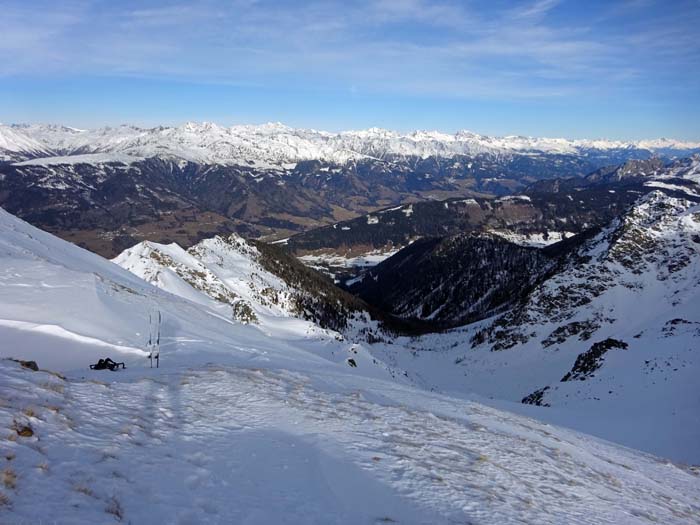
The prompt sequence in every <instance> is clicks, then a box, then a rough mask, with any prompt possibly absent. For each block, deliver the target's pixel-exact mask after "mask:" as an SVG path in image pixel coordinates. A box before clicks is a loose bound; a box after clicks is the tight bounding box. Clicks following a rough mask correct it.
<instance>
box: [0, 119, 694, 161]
mask: <svg viewBox="0 0 700 525" xmlns="http://www.w3.org/2000/svg"><path fill="white" fill-rule="evenodd" d="M625 149H638V150H645V151H649V152H651V153H655V152H656V151H676V150H678V151H680V152H683V153H685V154H686V155H687V154H690V153H692V152H694V151H700V143H692V142H683V141H674V140H670V139H665V138H664V139H655V140H643V141H636V142H634V141H630V142H623V141H609V140H581V139H577V140H569V139H563V138H538V137H525V136H514V135H513V136H503V137H495V136H486V135H479V134H477V133H474V132H472V131H468V130H461V131H458V132H456V133H452V134H451V133H444V132H441V131H435V130H416V131H411V132H408V133H399V132H397V131H392V130H388V129H383V128H378V127H373V128H369V129H365V130H357V131H342V132H339V133H329V132H325V131H317V130H311V129H296V128H291V127H289V126H286V125H285V124H282V123H280V122H269V123H266V124H260V125H238V126H232V127H224V126H221V125H219V124H216V123H214V122H194V121H191V122H186V123H185V124H183V125H181V126H178V127H163V126H159V127H153V128H140V127H137V126H131V125H128V124H124V125H121V126H117V127H104V128H99V129H93V130H79V129H76V128H70V127H67V126H63V125H58V124H30V125H26V124H18V125H12V126H6V125H0V158H4V159H5V160H27V159H31V158H37V157H46V156H52V155H53V156H58V155H60V156H67V155H75V154H85V153H88V152H89V153H101V154H104V153H113V154H119V155H122V156H131V157H134V158H135V159H138V158H146V157H152V156H161V157H173V158H179V159H184V160H189V161H193V162H199V163H207V164H224V165H235V164H241V163H250V162H256V163H268V164H275V165H280V164H284V163H293V162H300V161H306V160H321V161H326V162H332V163H338V164H343V163H347V162H348V161H352V160H358V159H362V158H389V157H392V156H394V157H417V158H427V157H441V158H451V157H455V156H460V155H462V156H476V155H512V156H514V155H541V154H565V155H574V156H586V155H588V154H590V153H591V152H594V153H595V152H598V153H601V152H603V153H604V152H607V151H613V150H625Z"/></svg>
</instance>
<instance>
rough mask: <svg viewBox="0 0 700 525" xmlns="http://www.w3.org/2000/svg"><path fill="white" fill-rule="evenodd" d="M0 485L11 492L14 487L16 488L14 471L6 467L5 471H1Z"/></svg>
mask: <svg viewBox="0 0 700 525" xmlns="http://www.w3.org/2000/svg"><path fill="white" fill-rule="evenodd" d="M2 484H3V485H4V486H5V488H6V489H10V490H13V489H14V488H15V487H17V474H16V473H15V471H14V470H12V469H11V468H9V467H7V468H6V469H5V470H3V471H2Z"/></svg>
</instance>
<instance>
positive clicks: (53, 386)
mask: <svg viewBox="0 0 700 525" xmlns="http://www.w3.org/2000/svg"><path fill="white" fill-rule="evenodd" d="M41 387H42V388H44V389H46V390H51V391H52V392H56V393H57V394H63V391H64V390H65V387H64V386H63V385H62V384H61V383H50V382H46V383H43V384H42V385H41Z"/></svg>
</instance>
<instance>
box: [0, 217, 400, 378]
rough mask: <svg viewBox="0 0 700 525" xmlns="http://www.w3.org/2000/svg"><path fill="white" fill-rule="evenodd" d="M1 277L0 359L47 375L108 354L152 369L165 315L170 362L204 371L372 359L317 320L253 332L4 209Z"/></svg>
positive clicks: (208, 306) (227, 313)
mask: <svg viewBox="0 0 700 525" xmlns="http://www.w3.org/2000/svg"><path fill="white" fill-rule="evenodd" d="M0 272H1V273H0V340H2V341H3V342H4V343H5V344H3V346H2V348H1V349H0V357H13V356H14V357H17V356H21V357H23V358H25V359H35V358H36V359H38V360H39V361H40V362H41V363H42V366H45V367H46V368H53V369H58V370H63V371H66V370H67V371H70V370H74V369H84V368H85V367H86V366H87V364H88V363H92V362H95V361H96V360H97V358H99V357H104V356H105V355H111V356H112V357H113V358H119V360H124V361H126V362H127V366H129V365H130V364H135V365H139V366H140V365H142V364H143V363H144V362H145V355H146V353H145V351H144V350H143V349H144V347H145V344H146V342H147V337H148V329H149V325H148V317H149V314H150V313H151V312H153V311H157V310H160V311H161V312H162V316H163V345H162V352H161V355H162V356H163V361H164V362H165V361H167V360H168V359H169V355H170V354H175V355H177V354H178V353H180V352H183V353H185V354H187V355H191V356H193V359H194V356H197V357H196V358H197V359H199V360H201V361H202V362H207V361H210V360H212V359H218V357H217V356H218V355H219V354H224V355H229V354H231V353H236V352H239V353H241V355H244V356H246V357H245V360H246V361H249V362H250V363H253V362H255V361H256V360H263V361H267V360H268V359H269V358H270V357H269V356H267V354H268V353H271V354H273V355H277V356H278V357H279V360H280V362H281V363H284V362H287V361H290V362H291V363H295V362H297V361H299V359H298V354H299V352H301V353H302V354H303V355H304V356H308V358H307V359H306V363H307V365H308V362H316V361H318V362H324V363H325V362H338V363H341V364H343V365H344V366H347V365H345V359H346V358H347V357H349V355H350V354H352V356H353V357H354V358H355V359H356V361H357V362H358V364H359V363H360V362H362V361H363V360H364V359H369V358H367V357H365V353H364V350H363V349H362V348H361V347H360V346H359V345H354V346H351V345H350V344H349V343H340V342H338V341H337V339H336V337H334V336H333V335H331V334H330V333H328V332H326V331H324V330H320V329H318V328H317V327H316V326H315V325H313V324H312V323H310V322H308V321H303V320H300V319H286V320H284V321H283V322H279V323H276V324H275V325H274V326H271V325H267V326H264V327H258V326H253V325H250V326H247V325H245V324H244V323H241V322H240V321H239V320H235V319H233V318H232V317H231V315H230V310H229V311H223V310H222V308H221V307H220V305H219V306H217V305H218V303H215V302H214V301H210V302H209V304H203V303H202V302H201V301H199V302H193V301H191V300H188V299H187V298H182V297H180V296H177V295H174V294H171V293H168V292H165V291H162V290H160V289H158V288H156V287H154V286H152V285H151V284H148V283H147V282H145V281H144V280H142V279H140V278H139V277H137V276H135V275H134V274H132V273H131V272H129V271H127V270H124V269H123V268H120V267H119V266H118V265H116V264H114V263H112V262H110V261H107V260H105V259H103V258H101V257H99V256H97V255H95V254H92V253H90V252H87V251H85V250H83V249H81V248H78V247H76V246H75V245H73V244H70V243H68V242H65V241H62V240H60V239H58V238H56V237H54V236H52V235H50V234H48V233H46V232H42V231H41V230H38V229H37V228H34V227H32V226H30V225H29V224H27V223H25V222H24V221H21V220H19V219H17V218H15V217H13V216H12V215H10V214H8V213H7V212H5V211H4V210H1V209H0ZM195 298H196V296H194V295H192V296H191V297H189V299H195ZM269 335H273V336H275V337H277V338H278V340H276V341H273V340H272V339H271V338H270V337H268V336H269ZM296 344H301V347H303V350H302V349H301V348H300V347H297V346H295V345H296ZM253 348H254V349H255V350H252V349H253ZM54 349H55V350H54ZM212 353H213V354H214V357H212V355H211V354H212ZM313 354H316V355H319V356H322V357H319V358H315V357H313ZM370 361H371V360H370ZM290 366H294V365H293V364H291V365H290ZM374 368H375V367H373V369H374ZM376 368H377V370H380V369H381V370H384V368H382V367H376ZM377 373H379V374H380V375H381V374H384V375H387V376H388V375H389V372H387V371H381V372H380V371H378V372H377Z"/></svg>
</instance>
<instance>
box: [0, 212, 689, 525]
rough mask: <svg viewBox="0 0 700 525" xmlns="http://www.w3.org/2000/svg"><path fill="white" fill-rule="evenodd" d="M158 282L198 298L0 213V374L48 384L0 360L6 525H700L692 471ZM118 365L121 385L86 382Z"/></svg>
mask: <svg viewBox="0 0 700 525" xmlns="http://www.w3.org/2000/svg"><path fill="white" fill-rule="evenodd" d="M153 248H154V246H152V245H151V246H148V245H142V246H141V247H140V248H139V249H140V250H152V249H153ZM155 248H157V249H158V250H159V251H160V253H169V254H170V255H171V256H172V257H173V258H175V259H176V260H177V261H179V262H180V263H181V264H183V265H185V263H186V265H187V266H188V267H189V268H191V269H194V270H195V271H202V274H203V277H202V279H206V280H207V282H208V283H210V284H211V283H214V282H215V281H214V280H213V277H212V276H209V275H208V274H206V273H205V272H203V270H204V268H201V267H198V266H197V264H198V261H200V260H201V259H189V258H188V257H187V253H186V252H184V251H182V250H178V249H177V248H176V247H174V246H170V247H162V246H156V247H155ZM149 253H151V252H149ZM207 253H209V254H212V253H213V252H207ZM141 255H142V254H141ZM132 256H133V257H131V259H130V262H131V263H132V265H133V266H134V268H135V267H137V266H139V265H140V264H142V263H143V262H144V261H145V260H148V259H143V258H142V257H140V256H138V257H137V256H136V252H132ZM199 256H200V257H203V258H205V257H206V255H205V254H201V253H200V254H199ZM127 259H128V257H127ZM149 259H150V255H149ZM247 264H248V266H247V267H245V268H247V270H245V268H244V270H245V271H246V272H247V271H249V270H250V269H251V268H253V266H250V263H247ZM140 269H141V271H143V272H144V275H146V274H147V273H148V272H149V271H155V272H161V277H163V275H164V274H163V273H162V272H164V271H165V270H164V268H163V267H160V266H158V265H153V266H149V267H144V266H140ZM245 275H248V274H247V273H246V274H245ZM150 277H151V278H150V280H151V281H152V282H154V283H156V284H158V285H159V286H164V284H168V283H170V284H171V285H173V286H178V287H180V288H178V289H179V290H180V291H181V292H182V293H183V294H184V293H185V291H186V292H187V293H189V294H192V295H191V296H190V297H189V298H186V297H182V296H179V295H175V294H173V293H170V292H168V291H167V290H163V289H160V288H158V287H156V286H153V285H152V284H150V283H149V282H146V281H144V280H143V279H141V278H139V277H138V276H136V275H134V274H132V273H130V272H128V271H127V270H125V269H123V268H121V267H119V266H117V265H116V264H114V263H112V262H109V261H106V260H104V259H102V258H100V257H99V256H96V255H94V254H91V253H89V252H86V251H84V250H82V249H80V248H78V247H76V246H74V245H71V244H69V243H67V242H64V241H61V240H59V239H57V238H55V237H53V236H51V235H49V234H47V233H45V232H42V231H40V230H38V229H36V228H34V227H32V226H30V225H28V224H27V223H25V222H23V221H21V220H19V219H17V218H15V217H13V216H11V215H9V214H8V213H6V212H4V211H2V210H0V341H2V344H0V357H2V358H10V357H14V358H20V359H34V360H36V361H37V362H38V364H39V367H40V368H42V369H45V370H41V371H32V370H29V369H27V368H24V367H22V366H20V364H19V363H17V362H15V361H11V360H9V359H0V443H2V446H1V447H0V450H1V452H2V454H1V455H0V462H1V463H2V465H1V468H0V481H1V482H2V483H0V523H3V524H5V523H7V524H15V523H47V522H56V523H120V522H121V523H176V524H188V523H194V524H196V523H249V524H268V523H318V524H327V523H341V524H345V523H347V524H357V523H393V522H395V523H410V524H414V523H415V524H423V523H424V524H439V523H445V524H448V523H449V524H452V523H472V524H478V523H486V524H488V523H499V524H500V523H504V524H508V523H533V524H534V523H537V524H547V523H551V524H560V523H581V524H583V523H585V524H591V523H609V524H628V523H640V524H643V523H665V524H673V523H678V524H696V523H697V521H698V516H700V476H699V472H698V470H697V469H696V468H691V467H688V466H684V465H682V464H677V463H673V462H671V461H669V460H665V459H661V458H658V457H655V456H651V455H647V454H645V453H642V452H639V451H637V450H632V449H628V448H625V447H622V446H620V445H616V444H612V443H610V442H606V441H603V440H600V439H597V438H594V437H591V436H588V435H585V434H582V433H578V432H576V431H574V430H566V429H563V428H559V427H556V426H552V425H549V424H546V423H542V422H538V421H537V420H535V419H531V418H528V417H524V416H522V415H515V414H513V413H512V412H509V411H506V410H502V409H500V408H495V405H497V404H498V403H496V402H493V403H491V402H487V404H485V403H482V402H477V401H475V400H474V398H472V399H470V398H469V397H468V396H466V395H463V394H455V395H444V394H439V393H435V392H429V391H427V390H424V389H418V388H415V387H414V386H412V385H411V384H410V383H411V382H412V381H413V379H412V378H409V377H405V376H404V375H403V369H402V367H398V366H396V365H395V364H392V363H387V362H384V361H383V360H382V359H379V358H377V357H376V356H373V355H372V353H371V352H370V349H369V348H367V347H365V346H364V345H362V344H357V343H353V342H351V341H348V340H345V339H344V338H342V337H338V336H339V334H335V333H332V332H329V331H326V330H319V329H318V328H317V327H316V328H315V325H313V324H312V323H310V322H308V321H303V320H300V319H294V318H288V317H287V318H283V317H281V314H282V311H281V310H279V311H269V312H268V313H267V315H266V316H264V317H263V322H261V323H260V325H245V324H242V323H240V322H238V321H236V320H234V319H233V318H232V316H231V313H230V311H229V310H227V308H226V307H224V306H221V305H217V304H215V303H214V302H213V301H212V300H210V299H208V298H207V297H205V296H203V295H199V296H198V295H196V294H195V290H194V288H192V289H191V291H190V290H187V289H185V288H183V286H184V285H183V281H182V280H181V279H177V278H176V277H177V275H176V272H175V273H170V274H167V275H165V276H164V277H163V278H164V279H172V280H171V281H164V280H162V279H160V280H159V278H156V277H155V276H154V275H152V274H151V276H150ZM180 277H181V275H180ZM210 277H211V279H212V280H211V281H210V280H209V278H210ZM216 277H217V279H220V281H221V282H223V283H228V285H229V286H233V285H234V284H235V278H236V274H235V272H233V273H227V274H223V273H222V274H219V275H217V276H216ZM164 287H165V286H164ZM239 289H240V290H243V288H240V287H239ZM241 293H242V292H241ZM249 299H250V300H251V301H252V298H249ZM256 308H257V306H256ZM153 311H160V312H161V313H162V315H163V325H162V344H161V367H160V368H158V369H152V368H149V366H148V360H147V359H146V353H145V351H144V346H145V343H146V338H147V334H148V330H149V326H148V316H149V313H151V312H153ZM260 313H261V314H262V313H264V312H263V310H260ZM106 356H111V357H112V358H113V359H115V360H118V361H122V360H123V361H125V362H126V366H127V368H126V370H124V371H119V372H109V371H90V370H88V369H87V365H88V364H89V363H94V362H95V361H96V360H97V359H98V358H101V357H106ZM353 364H354V365H356V366H352V365H353ZM49 370H52V371H53V372H49ZM55 372H60V373H61V374H63V375H58V374H57V373H55ZM490 404H491V405H494V406H489V405H490ZM526 408H528V409H531V410H532V411H533V413H534V411H535V410H537V409H538V408H539V407H526ZM539 409H540V410H545V409H544V408H539Z"/></svg>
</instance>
